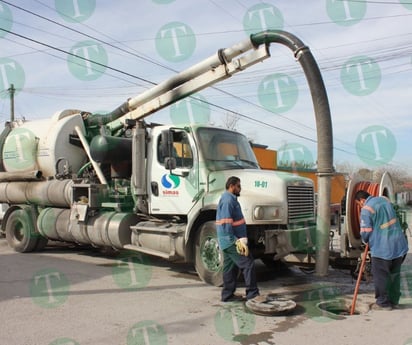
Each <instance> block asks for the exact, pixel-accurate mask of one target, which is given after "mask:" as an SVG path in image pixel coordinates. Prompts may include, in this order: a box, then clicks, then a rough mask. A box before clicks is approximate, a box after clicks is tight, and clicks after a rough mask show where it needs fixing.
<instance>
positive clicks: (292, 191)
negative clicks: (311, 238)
mask: <svg viewBox="0 0 412 345" xmlns="http://www.w3.org/2000/svg"><path fill="white" fill-rule="evenodd" d="M314 215H315V205H314V196H313V187H312V186H288V223H296V222H299V221H305V220H308V219H309V218H313V217H314Z"/></svg>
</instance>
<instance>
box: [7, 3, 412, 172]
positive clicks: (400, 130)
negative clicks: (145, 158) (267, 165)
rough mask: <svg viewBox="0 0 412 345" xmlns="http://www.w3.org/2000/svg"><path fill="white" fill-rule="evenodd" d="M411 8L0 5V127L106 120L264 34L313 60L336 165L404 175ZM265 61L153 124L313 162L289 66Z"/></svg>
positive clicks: (307, 110)
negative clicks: (207, 127) (280, 37)
mask: <svg viewBox="0 0 412 345" xmlns="http://www.w3.org/2000/svg"><path fill="white" fill-rule="evenodd" d="M411 19H412V0H374V1H372V0H371V1H368V0H312V1H307V0H291V1H286V0H283V1H280V0H279V1H253V0H225V1H219V0H196V1H190V0H186V1H184V0H139V1H132V0H121V1H111V0H54V1H52V0H31V1H24V0H13V1H12V0H9V1H3V0H0V29H1V30H0V48H1V49H0V122H1V123H0V125H1V127H3V124H4V122H5V121H8V120H9V119H10V116H11V115H10V113H11V110H10V109H11V106H10V94H11V93H10V88H11V84H13V86H14V88H15V93H14V118H15V119H17V120H20V119H23V118H24V119H25V120H27V121H35V120H37V119H47V118H50V117H51V116H52V115H53V114H54V113H55V112H56V111H60V110H63V109H79V110H83V111H89V112H98V113H104V112H109V111H111V110H113V109H115V108H116V107H118V106H119V105H121V104H122V103H123V102H125V101H126V100H127V99H128V98H130V97H135V96H138V95H139V94H141V93H142V92H144V91H145V90H147V89H149V88H151V87H153V85H155V84H158V83H161V82H163V81H165V80H167V79H168V78H170V77H172V76H173V75H175V74H176V73H177V72H180V71H183V70H185V69H187V68H189V67H191V66H192V65H194V64H196V63H198V62H201V61H202V60H204V59H206V58H208V57H209V56H212V55H213V54H216V52H217V51H218V50H219V49H220V48H226V47H230V46H232V45H234V44H236V43H238V42H240V41H243V40H245V39H247V38H248V37H249V36H250V34H254V33H258V32H261V31H264V30H284V31H286V32H289V33H291V34H293V35H294V36H296V37H297V38H299V39H300V40H301V41H303V43H304V44H305V45H306V46H308V47H309V49H310V51H311V52H312V54H313V56H314V57H315V60H316V62H317V64H318V66H319V68H320V71H321V74H322V78H323V81H324V83H325V86H326V91H327V94H328V101H329V106H330V111H331V119H332V128H333V145H334V151H333V157H334V165H335V166H341V165H345V164H349V165H350V166H354V167H359V168H367V169H371V170H374V169H380V168H382V167H390V168H393V169H401V170H405V171H410V169H411V168H412V154H411V135H412V116H411V110H410V103H411V101H410V97H411V91H412V43H411V42H412V24H411V22H412V21H411ZM270 53H271V57H270V58H269V59H267V60H265V61H263V62H261V63H259V64H258V65H255V66H252V67H250V68H249V69H246V70H245V71H242V72H240V73H237V74H236V75H234V76H232V77H231V78H229V79H228V80H225V81H223V82H220V83H218V84H215V85H213V87H209V88H207V89H204V90H202V91H200V92H199V93H198V94H196V95H195V97H193V98H188V99H186V101H185V102H181V103H178V104H176V105H173V106H170V107H168V108H166V109H163V110H162V111H159V112H157V113H155V114H153V115H151V116H150V117H149V118H147V119H146V120H147V121H149V122H160V123H173V124H175V125H179V124H181V123H182V122H186V121H191V122H196V123H209V124H212V125H214V126H222V127H225V126H227V123H228V122H229V120H235V129H236V130H237V131H239V132H242V133H244V134H245V135H246V136H247V137H248V138H249V139H250V140H252V141H253V142H255V143H257V144H262V145H266V146H268V148H270V149H273V150H277V151H278V160H279V161H282V162H283V163H287V162H289V161H291V160H297V161H299V162H302V163H305V164H307V165H308V166H310V165H312V164H315V162H316V159H317V152H316V150H317V141H318V138H317V134H316V122H315V116H314V110H313V105H312V100H311V96H310V92H309V89H308V85H307V81H306V78H305V75H304V73H303V70H302V68H301V66H300V64H299V63H298V62H297V61H296V60H295V58H294V56H293V52H292V51H291V50H290V49H288V48H286V47H284V46H283V45H280V44H271V45H270Z"/></svg>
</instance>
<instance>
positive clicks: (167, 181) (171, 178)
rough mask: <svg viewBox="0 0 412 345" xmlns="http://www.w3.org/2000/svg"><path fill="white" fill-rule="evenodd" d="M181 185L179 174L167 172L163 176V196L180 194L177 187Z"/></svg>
mask: <svg viewBox="0 0 412 345" xmlns="http://www.w3.org/2000/svg"><path fill="white" fill-rule="evenodd" d="M179 185H180V179H179V176H176V175H170V174H165V175H163V176H162V186H163V187H164V188H165V189H164V190H163V196H179V191H178V190H177V188H178V187H179Z"/></svg>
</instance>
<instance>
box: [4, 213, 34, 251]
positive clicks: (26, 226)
mask: <svg viewBox="0 0 412 345" xmlns="http://www.w3.org/2000/svg"><path fill="white" fill-rule="evenodd" d="M40 238H41V236H40V235H39V234H36V232H35V228H34V225H33V221H32V219H31V217H30V214H29V213H28V212H26V211H25V210H22V209H17V210H14V211H13V212H12V213H11V214H10V216H9V217H8V219H7V223H6V240H7V243H8V244H9V246H10V247H11V248H13V249H14V250H15V251H16V252H19V253H27V252H32V251H33V250H35V249H36V247H37V245H38V244H39V240H40Z"/></svg>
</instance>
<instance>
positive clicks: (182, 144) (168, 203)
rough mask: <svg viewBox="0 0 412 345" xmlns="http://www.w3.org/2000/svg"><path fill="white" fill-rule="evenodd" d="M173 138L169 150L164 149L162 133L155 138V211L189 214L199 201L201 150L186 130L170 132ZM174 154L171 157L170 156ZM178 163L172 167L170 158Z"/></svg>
mask: <svg viewBox="0 0 412 345" xmlns="http://www.w3.org/2000/svg"><path fill="white" fill-rule="evenodd" d="M169 133H170V136H169V138H170V139H169V140H171V141H172V143H171V144H172V145H170V149H169V153H165V152H164V150H162V140H163V141H164V140H165V138H163V139H162V135H158V136H157V138H155V142H154V143H153V144H154V145H155V148H154V150H153V151H154V152H153V156H154V157H153V165H152V172H151V182H150V186H151V191H152V193H151V194H152V195H151V212H152V214H169V215H173V214H177V215H179V214H183V215H186V214H187V213H188V212H189V210H190V209H191V208H192V207H193V205H194V204H195V203H196V196H197V195H198V192H199V169H197V168H196V166H197V164H195V162H196V161H197V153H196V150H195V145H194V142H193V141H192V137H191V136H190V135H189V134H188V133H187V132H186V131H184V130H180V129H173V130H171V131H169ZM169 155H170V156H171V157H168V156H169ZM170 158H172V159H171V160H172V161H173V162H174V163H175V167H172V169H171V170H169V168H168V167H167V160H168V159H169V161H170Z"/></svg>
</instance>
